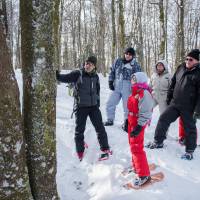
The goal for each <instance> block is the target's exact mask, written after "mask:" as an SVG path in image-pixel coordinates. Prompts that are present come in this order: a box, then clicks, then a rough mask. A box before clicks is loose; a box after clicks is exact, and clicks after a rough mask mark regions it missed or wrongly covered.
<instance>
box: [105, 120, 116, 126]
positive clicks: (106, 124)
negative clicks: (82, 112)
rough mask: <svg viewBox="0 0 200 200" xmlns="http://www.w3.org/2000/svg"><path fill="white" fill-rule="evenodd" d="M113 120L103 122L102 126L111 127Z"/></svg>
mask: <svg viewBox="0 0 200 200" xmlns="http://www.w3.org/2000/svg"><path fill="white" fill-rule="evenodd" d="M113 124H114V123H113V120H112V119H108V120H107V121H106V122H104V126H113Z"/></svg>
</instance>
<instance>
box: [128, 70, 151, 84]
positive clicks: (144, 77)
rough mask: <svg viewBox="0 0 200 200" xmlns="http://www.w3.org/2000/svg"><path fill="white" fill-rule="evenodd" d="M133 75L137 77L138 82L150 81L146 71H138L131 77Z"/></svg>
mask: <svg viewBox="0 0 200 200" xmlns="http://www.w3.org/2000/svg"><path fill="white" fill-rule="evenodd" d="M133 76H135V77H136V81H137V83H147V82H148V77H147V75H146V74H145V73H144V72H136V73H134V74H133V75H132V76H131V78H133Z"/></svg>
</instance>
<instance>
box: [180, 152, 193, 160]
mask: <svg viewBox="0 0 200 200" xmlns="http://www.w3.org/2000/svg"><path fill="white" fill-rule="evenodd" d="M181 159H184V160H192V159H193V154H192V153H188V152H186V153H185V154H183V155H182V156H181Z"/></svg>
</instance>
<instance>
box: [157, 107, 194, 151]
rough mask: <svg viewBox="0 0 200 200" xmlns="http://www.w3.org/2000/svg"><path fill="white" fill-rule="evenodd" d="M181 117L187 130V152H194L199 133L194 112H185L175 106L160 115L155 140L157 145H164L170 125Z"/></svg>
mask: <svg viewBox="0 0 200 200" xmlns="http://www.w3.org/2000/svg"><path fill="white" fill-rule="evenodd" d="M179 116H180V117H181V119H182V120H183V125H184V129H185V140H186V141H185V142H186V143H185V144H186V152H194V150H195V148H196V139H197V131H196V125H195V120H194V119H193V112H190V111H187V110H184V109H183V108H179V107H178V106H175V105H170V106H168V107H167V109H166V110H165V111H164V112H163V113H162V114H161V115H160V118H159V120H158V124H157V126H156V130H155V136H154V140H155V142H157V143H162V142H163V141H164V139H166V133H167V130H168V128H169V126H170V124H171V123H172V122H174V121H176V119H177V118H178V117H179Z"/></svg>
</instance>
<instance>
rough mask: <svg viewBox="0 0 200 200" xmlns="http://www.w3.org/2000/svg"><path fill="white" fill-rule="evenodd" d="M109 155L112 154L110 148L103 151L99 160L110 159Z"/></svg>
mask: <svg viewBox="0 0 200 200" xmlns="http://www.w3.org/2000/svg"><path fill="white" fill-rule="evenodd" d="M109 155H112V151H110V150H104V151H102V153H101V154H100V156H99V161H102V160H108V158H109Z"/></svg>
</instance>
